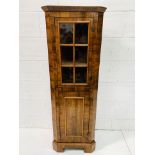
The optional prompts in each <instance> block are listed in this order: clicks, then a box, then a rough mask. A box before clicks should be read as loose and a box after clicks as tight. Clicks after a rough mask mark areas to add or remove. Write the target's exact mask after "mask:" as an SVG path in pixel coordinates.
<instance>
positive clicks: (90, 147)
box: [53, 140, 95, 153]
mask: <svg viewBox="0 0 155 155" xmlns="http://www.w3.org/2000/svg"><path fill="white" fill-rule="evenodd" d="M67 148H71V149H72V148H73V149H84V152H85V153H91V152H93V151H94V150H95V141H94V140H93V141H92V142H90V143H65V142H57V141H56V140H54V141H53V149H54V150H55V151H57V152H64V150H65V149H67Z"/></svg>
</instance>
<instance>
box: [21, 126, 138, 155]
mask: <svg viewBox="0 0 155 155" xmlns="http://www.w3.org/2000/svg"><path fill="white" fill-rule="evenodd" d="M95 135H96V138H95V140H96V149H95V151H94V152H93V153H91V154H93V155H134V149H135V148H134V131H124V130H123V131H109V130H96V132H95ZM51 142H52V132H51V129H37V128H21V129H20V151H19V152H20V153H19V154H20V155H63V154H68V155H83V154H89V153H84V152H83V150H73V149H66V150H65V152H64V153H57V152H55V151H54V150H53V149H52V147H51Z"/></svg>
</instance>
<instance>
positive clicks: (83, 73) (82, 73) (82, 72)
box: [75, 67, 87, 83]
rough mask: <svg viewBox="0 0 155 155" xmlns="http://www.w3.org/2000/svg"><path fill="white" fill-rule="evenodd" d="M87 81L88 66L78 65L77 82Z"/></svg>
mask: <svg viewBox="0 0 155 155" xmlns="http://www.w3.org/2000/svg"><path fill="white" fill-rule="evenodd" d="M86 82H87V68H86V67H76V68H75V83H86Z"/></svg>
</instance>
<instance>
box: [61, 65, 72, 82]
mask: <svg viewBox="0 0 155 155" xmlns="http://www.w3.org/2000/svg"><path fill="white" fill-rule="evenodd" d="M61 72H62V83H73V67H62V68H61Z"/></svg>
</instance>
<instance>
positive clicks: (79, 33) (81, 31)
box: [75, 23, 88, 44]
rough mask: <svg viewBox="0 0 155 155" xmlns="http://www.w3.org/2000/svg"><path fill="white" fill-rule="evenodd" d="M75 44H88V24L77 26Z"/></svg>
mask: <svg viewBox="0 0 155 155" xmlns="http://www.w3.org/2000/svg"><path fill="white" fill-rule="evenodd" d="M75 43H76V44H87V43H88V24H87V23H80V24H75Z"/></svg>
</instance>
